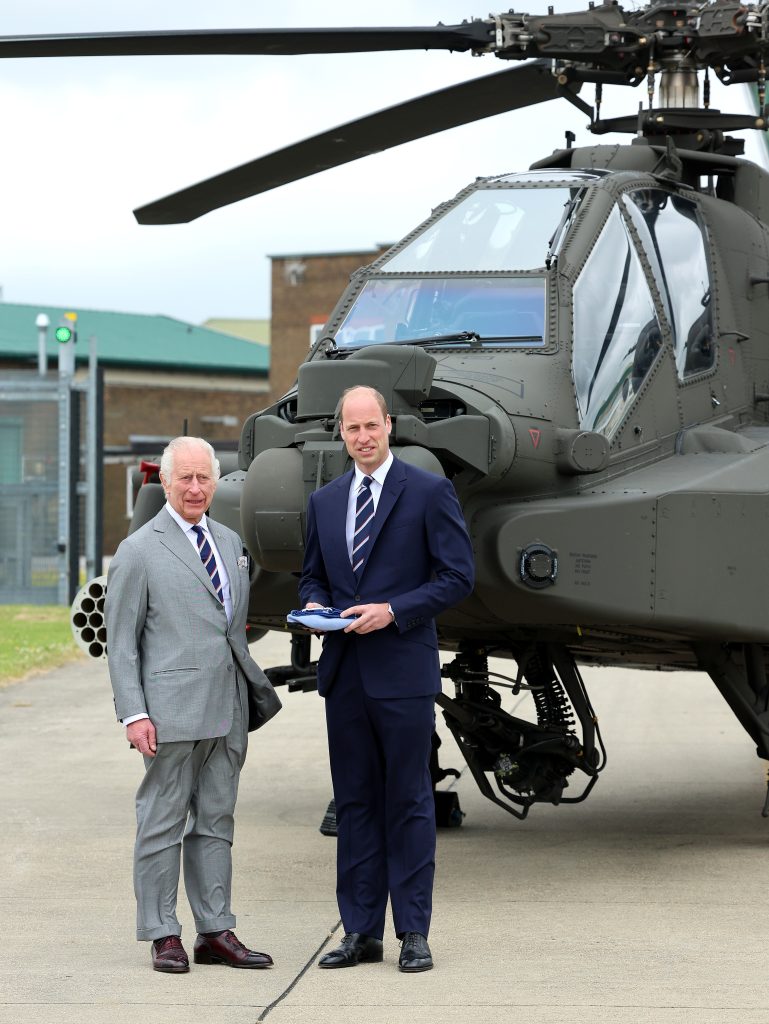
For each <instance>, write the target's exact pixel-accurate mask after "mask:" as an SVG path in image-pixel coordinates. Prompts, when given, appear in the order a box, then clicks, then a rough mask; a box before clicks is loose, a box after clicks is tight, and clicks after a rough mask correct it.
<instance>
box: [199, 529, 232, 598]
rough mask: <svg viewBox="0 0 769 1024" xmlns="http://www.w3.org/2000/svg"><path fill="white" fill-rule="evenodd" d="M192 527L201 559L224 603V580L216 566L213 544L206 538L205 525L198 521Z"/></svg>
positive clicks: (218, 595)
mask: <svg viewBox="0 0 769 1024" xmlns="http://www.w3.org/2000/svg"><path fill="white" fill-rule="evenodd" d="M192 529H193V530H194V531H195V534H196V536H197V538H198V554H199V555H200V561H201V562H202V563H203V565H204V566H205V567H206V570H207V571H208V575H209V576H210V577H211V582H212V583H213V585H214V590H215V591H216V596H217V597H218V598H219V600H220V601H221V602H222V604H224V591H223V590H222V581H221V580H220V579H219V570H218V568H217V566H216V559H215V558H214V553H213V551H212V550H211V545H210V544H209V543H208V541H207V540H206V535H205V534H204V533H203V527H202V526H201V525H200V523H196V524H195V525H194V526H193V527H192Z"/></svg>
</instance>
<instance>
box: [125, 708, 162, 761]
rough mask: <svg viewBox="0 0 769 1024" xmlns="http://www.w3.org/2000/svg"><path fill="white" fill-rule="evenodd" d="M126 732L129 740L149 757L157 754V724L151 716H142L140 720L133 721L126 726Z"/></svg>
mask: <svg viewBox="0 0 769 1024" xmlns="http://www.w3.org/2000/svg"><path fill="white" fill-rule="evenodd" d="M125 734H126V738H127V739H128V742H129V743H133V745H134V746H135V747H136V749H137V750H138V751H139V753H140V754H146V755H147V757H154V756H155V751H156V750H157V749H158V741H157V735H156V733H155V726H154V725H153V724H152V722H151V721H150V720H149V718H140V719H139V720H138V722H131V724H130V725H127V726H126V730H125Z"/></svg>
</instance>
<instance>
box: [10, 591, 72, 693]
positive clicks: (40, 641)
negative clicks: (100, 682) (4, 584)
mask: <svg viewBox="0 0 769 1024" xmlns="http://www.w3.org/2000/svg"><path fill="white" fill-rule="evenodd" d="M79 656H80V651H79V648H78V647H77V645H76V644H75V641H74V640H73V638H72V630H71V628H70V624H69V608H68V607H65V606H64V605H35V604H5V605H0V687H3V686H6V685H7V684H8V683H13V682H17V681H18V680H19V679H23V678H24V676H27V675H29V674H30V673H31V672H42V671H44V670H45V669H50V668H56V667H57V666H58V665H63V664H65V662H68V661H73V660H74V659H75V658H77V657H79Z"/></svg>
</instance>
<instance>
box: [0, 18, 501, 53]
mask: <svg viewBox="0 0 769 1024" xmlns="http://www.w3.org/2000/svg"><path fill="white" fill-rule="evenodd" d="M493 39H494V23H493V22H489V21H479V20H475V21H470V22H463V23H462V24H461V25H435V26H428V27H424V28H419V27H414V28H297V29H285V28H280V29H272V28H260V29H246V28H233V29H227V28H225V29H193V30H189V31H184V32H167V31H166V32H107V33H99V32H89V33H85V34H82V35H53V36H6V37H4V38H3V37H0V59H2V58H5V57H130V56H148V55H166V54H173V55H179V54H215V53H238V54H256V53H261V54H278V55H282V54H298V53H366V52H372V51H377V50H462V51H465V50H472V49H479V48H482V47H485V46H487V45H488V44H489V43H490V42H492V41H493Z"/></svg>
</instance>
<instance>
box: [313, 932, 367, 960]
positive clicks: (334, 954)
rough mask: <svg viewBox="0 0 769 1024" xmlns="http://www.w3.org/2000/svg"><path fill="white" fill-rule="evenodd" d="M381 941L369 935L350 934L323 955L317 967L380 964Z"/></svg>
mask: <svg viewBox="0 0 769 1024" xmlns="http://www.w3.org/2000/svg"><path fill="white" fill-rule="evenodd" d="M381 962H382V940H381V939H372V938H371V936H370V935H361V934H360V933H359V932H350V933H349V934H348V935H345V937H344V938H343V939H342V941H341V942H340V943H339V945H338V946H337V947H336V949H332V950H331V952H330V953H326V954H324V956H322V957H321V958H320V960H319V961H318V967H355V965H356V964H381Z"/></svg>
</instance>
